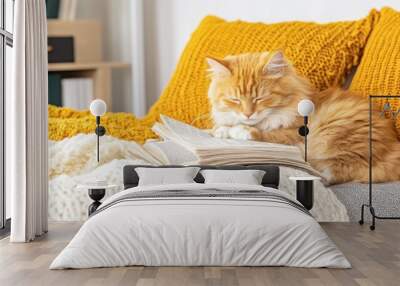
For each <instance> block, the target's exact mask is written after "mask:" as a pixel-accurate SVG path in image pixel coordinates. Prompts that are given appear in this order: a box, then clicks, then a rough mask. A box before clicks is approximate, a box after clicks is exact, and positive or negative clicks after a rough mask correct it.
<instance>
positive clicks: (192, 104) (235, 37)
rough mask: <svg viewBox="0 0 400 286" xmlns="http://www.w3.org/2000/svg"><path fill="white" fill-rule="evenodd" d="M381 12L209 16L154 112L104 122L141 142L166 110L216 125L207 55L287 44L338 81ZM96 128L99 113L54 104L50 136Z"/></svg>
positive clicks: (317, 80) (316, 80) (310, 74)
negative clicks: (329, 17) (255, 18)
mask: <svg viewBox="0 0 400 286" xmlns="http://www.w3.org/2000/svg"><path fill="white" fill-rule="evenodd" d="M378 17H379V14H378V12H377V11H375V10H373V11H371V13H370V14H369V15H368V16H367V17H365V18H363V19H360V20H357V21H344V22H336V23H328V24H317V23H308V22H284V23H277V24H263V23H248V22H243V21H233V22H227V21H225V20H223V19H220V18H217V17H214V16H208V17H206V18H204V19H203V21H202V22H201V23H200V25H199V27H198V28H197V29H196V30H195V31H194V33H193V34H192V36H191V39H190V40H189V42H188V44H187V46H186V48H185V50H184V51H183V53H182V55H181V58H180V60H179V63H178V65H177V67H176V70H175V73H174V74H173V76H172V78H171V80H170V82H169V84H168V86H167V87H166V88H165V90H164V91H163V93H162V95H161V97H160V98H159V100H158V101H157V102H156V103H155V104H154V106H153V107H152V108H151V109H150V112H149V113H148V115H147V116H145V117H144V118H143V119H138V118H135V117H134V116H133V115H131V114H126V113H114V114H111V113H107V114H106V115H105V116H104V117H103V118H102V123H103V124H104V125H105V127H106V129H107V134H109V135H112V136H115V137H118V138H121V139H126V140H135V141H138V142H144V141H145V140H146V139H148V138H154V137H155V134H154V133H153V132H152V131H151V130H150V128H151V126H152V125H153V123H154V122H155V121H156V120H157V119H158V117H159V115H160V114H161V113H162V114H165V115H167V116H170V117H173V118H175V119H178V120H181V121H184V122H186V123H190V124H193V125H194V126H196V127H199V128H210V127H212V122H211V120H210V118H209V111H210V105H209V102H208V98H207V89H208V85H209V79H208V78H207V76H206V69H207V66H206V61H205V58H206V57H207V56H214V57H218V58H222V57H225V56H227V55H235V54H240V53H246V52H262V51H272V50H276V49H281V50H283V51H284V52H285V54H286V56H287V57H288V58H289V59H290V60H291V62H292V63H293V64H294V66H295V67H296V69H297V70H298V71H299V72H300V73H301V74H302V75H304V76H306V77H307V78H309V79H310V81H311V82H312V83H313V84H314V85H315V86H316V87H317V88H318V89H321V90H322V89H325V88H327V87H328V86H331V85H338V84H340V83H341V82H343V80H344V78H345V76H346V74H347V73H348V72H349V71H350V70H351V68H352V66H354V65H357V64H358V63H359V59H360V57H361V53H362V49H363V47H364V46H365V44H366V41H367V39H368V36H369V34H370V32H371V30H372V27H373V26H374V23H375V21H376V20H377V19H378ZM94 128H95V118H94V117H93V116H91V115H90V114H89V113H88V112H87V111H83V112H79V111H73V110H71V109H67V108H57V107H54V106H50V107H49V138H50V139H52V140H61V139H63V138H65V137H71V136H74V135H76V134H78V133H91V132H93V130H94Z"/></svg>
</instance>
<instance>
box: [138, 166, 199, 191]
mask: <svg viewBox="0 0 400 286" xmlns="http://www.w3.org/2000/svg"><path fill="white" fill-rule="evenodd" d="M199 170H200V168H198V167H187V168H144V167H138V168H136V169H135V171H136V173H137V174H138V176H139V186H149V185H170V184H187V183H195V181H194V180H193V179H194V178H195V177H196V175H197V173H198V172H199Z"/></svg>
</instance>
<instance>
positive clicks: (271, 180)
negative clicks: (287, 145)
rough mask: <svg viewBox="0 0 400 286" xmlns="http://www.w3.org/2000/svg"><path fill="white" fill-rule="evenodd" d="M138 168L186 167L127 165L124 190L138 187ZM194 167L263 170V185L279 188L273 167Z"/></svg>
mask: <svg viewBox="0 0 400 286" xmlns="http://www.w3.org/2000/svg"><path fill="white" fill-rule="evenodd" d="M137 167H146V168H160V167H163V168H179V167H186V166H180V165H169V166H150V165H126V166H124V171H123V176H124V178H123V179H124V188H125V189H128V188H133V187H136V186H137V185H138V183H139V176H138V174H137V173H136V171H135V168H137ZM192 167H200V168H201V169H202V170H206V169H219V170H249V169H252V170H262V171H265V175H264V177H263V179H262V182H261V184H262V185H263V186H265V187H271V188H275V189H277V188H278V186H279V167H278V166H273V165H246V166H244V165H233V166H192ZM194 180H195V182H197V183H204V178H203V176H202V175H201V174H200V172H199V173H198V174H197V176H196V177H195V178H194Z"/></svg>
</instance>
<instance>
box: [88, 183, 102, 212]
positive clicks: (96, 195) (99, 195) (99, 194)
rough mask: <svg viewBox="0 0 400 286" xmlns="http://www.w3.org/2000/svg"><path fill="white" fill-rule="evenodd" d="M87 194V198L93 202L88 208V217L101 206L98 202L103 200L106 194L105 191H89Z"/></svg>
mask: <svg viewBox="0 0 400 286" xmlns="http://www.w3.org/2000/svg"><path fill="white" fill-rule="evenodd" d="M88 194H89V197H90V198H91V199H92V200H93V201H94V202H93V203H92V204H91V205H90V206H89V208H88V213H89V216H90V215H91V214H92V213H94V212H95V211H96V210H97V208H98V207H99V206H100V205H101V202H100V200H101V199H102V198H104V196H105V194H106V189H89V190H88Z"/></svg>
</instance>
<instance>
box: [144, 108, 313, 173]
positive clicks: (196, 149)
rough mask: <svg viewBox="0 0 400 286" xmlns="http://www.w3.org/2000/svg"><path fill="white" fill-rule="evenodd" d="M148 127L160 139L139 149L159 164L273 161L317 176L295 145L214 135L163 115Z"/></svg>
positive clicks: (221, 163) (261, 162)
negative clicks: (216, 136)
mask: <svg viewBox="0 0 400 286" xmlns="http://www.w3.org/2000/svg"><path fill="white" fill-rule="evenodd" d="M152 130H153V131H154V132H155V133H156V134H157V135H158V136H159V137H160V138H161V139H162V141H154V140H151V141H147V142H146V143H145V144H144V145H143V148H144V149H145V150H146V151H147V152H149V153H150V154H151V155H152V156H153V157H155V158H157V159H158V160H159V161H160V164H183V165H190V164H199V165H234V164H274V165H283V166H288V167H294V168H298V169H302V170H305V171H307V172H308V173H311V174H314V175H316V176H320V174H319V172H318V171H316V170H315V169H313V168H312V167H311V166H310V165H309V164H308V163H307V162H305V161H304V158H303V155H302V153H301V150H300V149H299V148H298V147H296V146H289V145H282V144H273V143H267V142H259V141H250V140H233V139H220V138H215V137H213V136H212V135H210V134H209V133H207V132H205V131H203V130H200V129H198V128H195V127H193V126H191V125H188V124H185V123H183V122H180V121H177V120H174V119H172V118H170V117H167V116H164V115H161V122H160V123H158V122H157V123H155V124H154V125H153V127H152Z"/></svg>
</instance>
